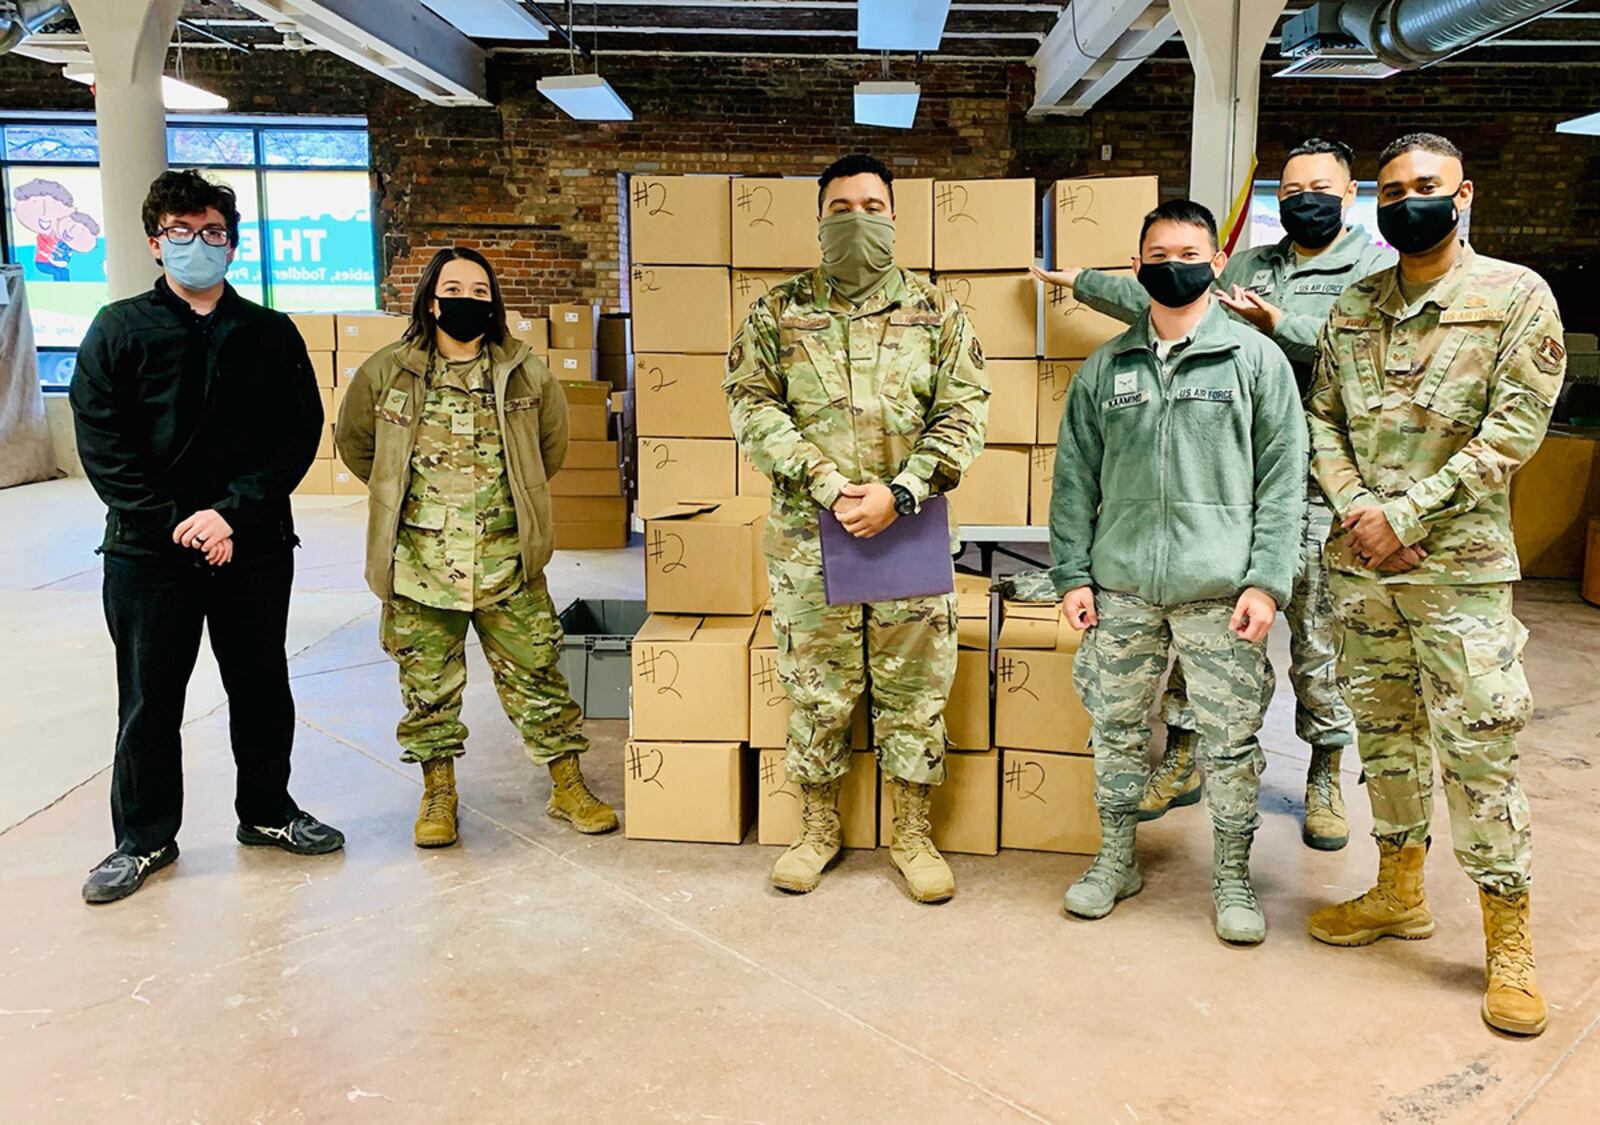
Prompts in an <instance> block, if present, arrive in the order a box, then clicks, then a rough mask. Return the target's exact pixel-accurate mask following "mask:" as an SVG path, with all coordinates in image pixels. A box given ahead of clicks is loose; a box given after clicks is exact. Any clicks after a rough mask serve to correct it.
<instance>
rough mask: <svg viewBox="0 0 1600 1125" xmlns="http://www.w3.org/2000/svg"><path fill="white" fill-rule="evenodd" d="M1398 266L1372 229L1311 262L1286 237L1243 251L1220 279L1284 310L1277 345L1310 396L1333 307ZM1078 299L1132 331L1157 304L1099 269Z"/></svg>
mask: <svg viewBox="0 0 1600 1125" xmlns="http://www.w3.org/2000/svg"><path fill="white" fill-rule="evenodd" d="M1394 263H1395V254H1394V251H1393V250H1390V249H1389V248H1388V247H1385V246H1377V245H1374V243H1373V241H1372V239H1371V238H1370V237H1369V236H1368V235H1367V232H1366V231H1365V230H1363V229H1362V228H1360V227H1351V228H1350V230H1349V231H1347V232H1346V233H1345V234H1343V235H1342V236H1341V237H1340V238H1339V240H1338V241H1337V242H1335V243H1334V244H1333V245H1332V246H1330V247H1328V248H1327V249H1326V250H1324V251H1323V252H1322V253H1320V254H1318V255H1317V256H1316V257H1314V258H1306V259H1305V260H1304V261H1302V260H1301V259H1300V256H1299V255H1298V254H1296V253H1295V250H1294V243H1293V242H1291V241H1290V240H1289V239H1287V238H1284V239H1282V240H1281V241H1279V242H1276V243H1273V244H1272V245H1271V246H1252V247H1250V249H1248V250H1241V251H1239V252H1238V253H1237V254H1235V255H1234V256H1233V257H1231V258H1229V259H1228V264H1227V265H1226V266H1224V267H1223V269H1222V274H1221V275H1220V276H1219V277H1218V278H1217V287H1218V288H1219V289H1222V290H1223V291H1225V292H1231V291H1232V289H1233V287H1234V286H1235V285H1237V286H1239V287H1240V288H1241V289H1248V290H1250V291H1251V292H1252V293H1255V294H1257V295H1258V296H1260V297H1261V298H1262V299H1263V300H1265V301H1266V302H1267V303H1268V304H1272V305H1276V306H1278V308H1280V309H1282V310H1283V319H1282V320H1280V321H1278V327H1277V329H1276V330H1275V331H1274V332H1273V334H1272V341H1273V343H1275V344H1277V345H1278V347H1280V348H1282V349H1283V354H1284V355H1286V356H1288V357H1289V362H1290V363H1291V364H1293V365H1294V375H1295V380H1296V382H1298V383H1299V384H1300V393H1301V394H1302V395H1304V394H1306V393H1308V392H1309V391H1310V389H1311V364H1312V361H1314V360H1315V359H1316V358H1317V340H1318V338H1319V336H1320V334H1321V332H1322V324H1323V322H1324V321H1326V320H1327V319H1328V310H1329V309H1331V308H1333V302H1334V301H1336V300H1337V299H1338V297H1339V294H1340V293H1342V292H1344V289H1345V286H1347V285H1354V284H1355V283H1356V282H1358V281H1360V280H1361V279H1362V278H1364V277H1366V276H1367V275H1368V274H1374V273H1377V272H1378V271H1379V270H1381V269H1385V268H1387V267H1389V266H1392V265H1394ZM1073 295H1074V296H1076V297H1077V298H1078V300H1080V301H1082V302H1083V303H1084V304H1086V305H1088V306H1089V307H1090V308H1091V309H1094V310H1095V311H1096V312H1102V313H1105V314H1106V315H1107V316H1114V317H1116V318H1117V319H1118V320H1121V321H1124V322H1125V323H1128V324H1132V323H1133V322H1134V321H1135V320H1137V319H1138V318H1139V317H1140V316H1142V315H1143V314H1144V313H1145V312H1146V311H1147V310H1148V309H1149V308H1150V297H1149V295H1148V294H1147V293H1145V291H1144V286H1142V285H1140V284H1139V282H1138V281H1137V280H1135V279H1134V278H1132V277H1126V276H1123V275H1120V274H1110V273H1101V272H1100V271H1099V270H1084V271H1083V272H1082V273H1081V274H1079V275H1078V283H1077V285H1075V286H1074V287H1073ZM1241 323H1243V322H1242V321H1241Z"/></svg>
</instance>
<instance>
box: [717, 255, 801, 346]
mask: <svg viewBox="0 0 1600 1125" xmlns="http://www.w3.org/2000/svg"><path fill="white" fill-rule="evenodd" d="M794 276H795V273H794V271H793V270H739V269H736V270H734V271H733V275H732V277H731V279H730V281H729V289H730V291H731V293H732V308H733V331H734V332H735V333H737V332H738V331H739V329H740V327H742V326H743V324H744V318H745V317H747V316H749V315H750V306H751V305H753V304H755V303H756V302H757V301H759V300H761V298H763V297H765V296H766V295H767V294H768V293H769V292H770V291H771V290H772V287H773V286H774V285H782V284H783V283H784V282H785V281H788V280H789V279H790V278H792V277H794Z"/></svg>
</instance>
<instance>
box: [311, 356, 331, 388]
mask: <svg viewBox="0 0 1600 1125" xmlns="http://www.w3.org/2000/svg"><path fill="white" fill-rule="evenodd" d="M306 354H307V355H309V356H310V357H311V370H312V371H313V372H314V373H315V374H316V376H317V386H319V387H322V388H324V389H326V390H332V389H333V384H334V382H335V379H334V364H333V353H332V352H307V353H306Z"/></svg>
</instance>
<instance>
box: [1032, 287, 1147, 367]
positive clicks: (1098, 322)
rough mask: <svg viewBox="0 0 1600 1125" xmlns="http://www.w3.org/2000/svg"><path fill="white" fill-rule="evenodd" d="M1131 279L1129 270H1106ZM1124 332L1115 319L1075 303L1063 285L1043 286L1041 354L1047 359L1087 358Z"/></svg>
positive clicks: (1118, 321) (1125, 326)
mask: <svg viewBox="0 0 1600 1125" xmlns="http://www.w3.org/2000/svg"><path fill="white" fill-rule="evenodd" d="M1106 272H1107V273H1113V274H1118V275H1126V276H1131V275H1132V273H1133V271H1132V270H1107V271H1106ZM1127 330H1128V326H1127V325H1126V324H1124V323H1123V322H1122V321H1120V320H1118V319H1117V318H1116V317H1112V316H1106V315H1105V314H1104V313H1098V312H1095V311H1094V310H1093V309H1091V308H1090V307H1089V306H1087V305H1083V304H1079V303H1078V299H1077V298H1076V297H1074V296H1073V295H1072V290H1071V289H1068V288H1067V287H1066V286H1064V285H1059V286H1058V285H1050V286H1046V287H1045V294H1044V354H1045V355H1046V357H1048V358H1050V359H1088V358H1089V357H1090V356H1092V355H1093V354H1094V353H1095V350H1096V349H1097V348H1099V347H1100V345H1101V344H1104V343H1105V342H1106V341H1107V340H1112V339H1115V338H1116V337H1118V336H1120V335H1122V334H1123V333H1124V332H1126V331H1127Z"/></svg>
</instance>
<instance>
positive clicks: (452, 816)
mask: <svg viewBox="0 0 1600 1125" xmlns="http://www.w3.org/2000/svg"><path fill="white" fill-rule="evenodd" d="M412 832H413V838H414V839H415V840H416V842H417V847H419V848H447V847H449V846H450V845H451V844H453V843H455V842H456V760H455V759H454V758H434V759H432V760H430V761H426V762H423V763H422V804H421V806H420V807H419V808H418V809H417V822H416V824H415V825H413V826H412Z"/></svg>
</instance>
